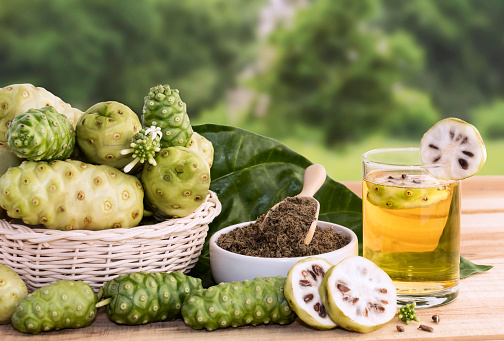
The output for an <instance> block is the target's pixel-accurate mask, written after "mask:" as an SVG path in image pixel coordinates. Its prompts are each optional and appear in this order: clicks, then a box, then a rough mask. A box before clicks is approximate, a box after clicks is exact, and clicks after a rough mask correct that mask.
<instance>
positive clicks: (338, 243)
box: [217, 197, 350, 258]
mask: <svg viewBox="0 0 504 341" xmlns="http://www.w3.org/2000/svg"><path fill="white" fill-rule="evenodd" d="M315 215H316V206H315V204H314V202H313V200H311V199H310V198H303V197H289V198H287V199H285V200H284V201H282V202H281V203H280V204H279V205H278V206H277V208H276V209H275V210H272V211H271V212H270V214H269V216H268V218H267V219H266V221H265V220H264V219H265V215H262V216H260V217H259V218H257V220H256V221H255V222H253V223H251V224H249V225H246V226H243V227H240V228H236V229H234V230H232V231H230V232H228V233H226V234H222V235H221V236H220V237H219V238H218V240H217V245H218V246H220V247H221V248H223V249H225V250H228V251H231V252H234V253H238V254H242V255H247V256H255V257H266V258H286V257H305V256H313V255H318V254H322V253H326V252H330V251H334V250H337V249H339V248H341V247H343V246H345V245H347V244H348V243H349V242H350V237H349V236H342V235H341V234H339V233H337V232H335V231H334V230H333V229H332V228H320V227H318V226H317V228H316V230H315V234H314V235H313V239H312V241H311V242H310V244H308V245H306V244H305V243H304V239H305V237H306V234H307V233H308V230H309V229H310V225H311V223H312V222H313V220H314V219H315V218H316V217H315ZM263 222H264V224H263Z"/></svg>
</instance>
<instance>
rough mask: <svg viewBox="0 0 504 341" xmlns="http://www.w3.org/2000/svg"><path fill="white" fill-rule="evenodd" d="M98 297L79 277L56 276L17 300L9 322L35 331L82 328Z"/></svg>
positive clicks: (91, 316) (92, 316) (90, 317)
mask: <svg viewBox="0 0 504 341" xmlns="http://www.w3.org/2000/svg"><path fill="white" fill-rule="evenodd" d="M97 302H98V297H97V296H96V294H95V293H94V292H93V289H91V287H90V286H89V285H88V284H87V283H84V282H82V281H71V280H60V281H58V282H55V283H53V284H50V285H46V286H44V287H42V288H40V289H38V290H35V291H34V292H32V293H31V294H30V295H28V296H27V297H26V298H25V299H24V300H22V301H21V302H19V304H18V306H17V308H16V311H15V312H14V315H13V316H12V326H13V327H14V328H15V329H17V330H19V331H20V332H23V333H29V334H38V333H40V332H44V331H50V330H53V329H55V330H59V329H64V328H83V327H87V326H89V325H90V324H91V323H93V321H94V319H95V317H96V310H97V308H96V303H97Z"/></svg>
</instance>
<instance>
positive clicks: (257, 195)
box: [190, 124, 488, 286]
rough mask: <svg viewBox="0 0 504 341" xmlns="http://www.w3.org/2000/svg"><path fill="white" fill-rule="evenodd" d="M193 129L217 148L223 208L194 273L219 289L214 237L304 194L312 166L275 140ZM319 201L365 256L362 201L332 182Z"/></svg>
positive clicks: (469, 266) (224, 129)
mask: <svg viewBox="0 0 504 341" xmlns="http://www.w3.org/2000/svg"><path fill="white" fill-rule="evenodd" d="M193 129H194V131H196V132H198V133H199V134H201V135H203V136H204V137H205V138H207V139H208V140H209V141H211V142H212V144H213V146H214V162H213V165H212V168H211V178H212V182H211V185H210V189H211V190H212V191H214V192H215V193H217V196H218V197H219V200H220V202H221V204H222V211H221V213H220V214H219V215H218V216H217V217H216V218H215V219H214V221H213V222H212V223H211V224H210V226H209V231H208V235H207V238H206V242H205V246H204V248H203V250H202V253H201V256H200V258H199V260H198V263H197V264H196V265H195V266H194V268H193V269H192V271H191V273H190V274H191V276H194V277H199V278H201V279H202V282H203V285H204V286H209V285H213V284H215V283H214V281H213V279H212V276H211V269H210V261H209V253H208V241H209V239H210V237H211V236H212V235H213V234H214V233H215V232H217V231H219V230H220V229H222V228H224V227H226V226H229V225H233V224H237V223H242V222H246V221H254V220H256V219H257V218H258V217H259V216H260V215H262V214H266V212H268V210H269V209H270V208H271V207H272V206H273V205H274V204H276V203H277V202H279V201H281V200H283V199H285V198H286V197H289V196H294V195H297V194H299V192H301V189H302V184H303V174H304V170H305V169H306V167H308V166H309V165H311V164H312V163H311V162H310V161H309V160H308V159H307V158H305V157H304V156H301V155H299V154H298V153H296V152H294V151H292V150H291V149H289V148H287V147H286V146H285V145H283V144H281V143H280V142H278V141H276V140H274V139H271V138H268V137H265V136H261V135H258V134H254V133H252V132H249V131H246V130H243V129H239V128H235V127H230V126H222V125H215V124H203V125H195V126H194V127H193ZM356 162H359V161H358V160H357V161H356ZM315 198H316V199H317V200H318V201H319V202H320V215H319V220H321V221H328V222H332V223H336V224H340V225H343V226H346V227H348V228H350V229H351V230H353V231H354V232H355V233H356V234H357V236H358V238H359V253H360V254H361V255H362V200H361V199H360V198H359V197H358V196H357V195H355V194H354V193H353V192H352V191H351V190H349V189H348V188H347V187H346V186H344V185H342V184H340V183H339V182H336V181H334V180H333V179H331V178H330V177H327V178H326V181H325V182H324V185H323V186H322V187H321V188H320V190H319V191H318V192H317V193H316V195H315ZM460 264H461V265H460V266H461V273H463V274H464V276H468V275H470V274H472V273H474V272H475V271H486V270H488V268H485V266H478V265H475V264H473V263H471V262H469V261H467V260H465V259H463V261H461V263H460Z"/></svg>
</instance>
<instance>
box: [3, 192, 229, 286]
mask: <svg viewBox="0 0 504 341" xmlns="http://www.w3.org/2000/svg"><path fill="white" fill-rule="evenodd" d="M221 208H222V207H221V204H220V202H219V200H218V198H217V195H216V194H215V193H213V192H212V191H209V194H208V196H207V200H206V201H205V203H203V204H202V205H201V206H200V207H199V208H198V209H197V210H196V211H195V212H194V213H192V214H190V215H189V216H187V217H184V218H177V219H169V220H166V221H163V222H161V223H158V224H153V225H141V226H137V227H133V228H129V229H110V230H102V231H86V230H74V231H59V230H50V229H44V228H30V227H27V226H24V225H18V224H11V223H8V222H7V221H5V220H1V219H0V254H1V259H0V263H3V264H5V265H8V266H10V267H11V268H13V269H14V270H15V271H16V272H17V273H18V274H19V275H20V276H21V278H22V279H23V280H24V281H25V283H26V285H27V286H28V289H29V290H35V289H38V288H40V287H43V286H45V285H47V284H50V283H53V282H55V281H58V280H61V279H70V280H79V281H84V282H86V283H88V284H89V285H90V286H91V287H92V288H93V289H94V290H96V291H98V289H99V288H100V287H101V286H102V285H103V284H104V283H106V282H108V281H109V280H111V279H112V278H114V277H116V276H118V275H119V274H122V273H130V272H136V271H146V272H160V271H165V272H171V271H177V270H180V271H183V272H185V273H187V272H188V271H189V270H190V269H191V268H192V267H193V266H194V264H195V263H196V261H197V260H198V257H199V255H200V254H201V249H202V247H203V244H204V242H205V238H206V235H207V232H208V224H209V223H210V222H211V221H212V220H213V219H214V218H215V217H216V216H217V215H218V214H219V213H220V211H221Z"/></svg>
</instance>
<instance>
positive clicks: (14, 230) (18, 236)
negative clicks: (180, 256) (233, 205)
mask: <svg viewBox="0 0 504 341" xmlns="http://www.w3.org/2000/svg"><path fill="white" fill-rule="evenodd" d="M221 210H222V205H221V203H220V201H219V199H218V198H217V194H216V193H215V192H213V191H210V190H209V191H208V195H207V198H206V200H205V202H204V203H202V204H201V205H200V206H199V207H198V208H197V209H196V210H195V211H194V212H193V213H191V214H189V215H188V216H186V217H182V218H172V219H167V220H165V221H162V222H159V223H156V224H147V225H138V226H135V227H131V228H116V229H105V230H98V231H92V230H71V231H62V230H54V229H46V228H32V227H30V226H27V225H23V224H17V223H10V222H8V221H7V220H5V219H0V235H6V236H7V235H8V239H10V240H18V241H30V242H31V243H48V242H51V241H55V240H61V239H64V240H75V241H83V242H86V241H93V240H102V241H107V242H113V241H124V240H131V239H135V238H138V237H142V236H143V235H145V234H149V238H151V237H152V235H153V234H154V235H155V234H156V233H158V234H159V235H160V236H161V235H166V234H167V233H172V234H180V233H185V232H187V231H188V230H190V229H192V228H194V227H195V226H197V225H203V224H208V223H210V222H212V221H213V219H214V218H215V217H216V216H217V215H219V214H220V212H221Z"/></svg>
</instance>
